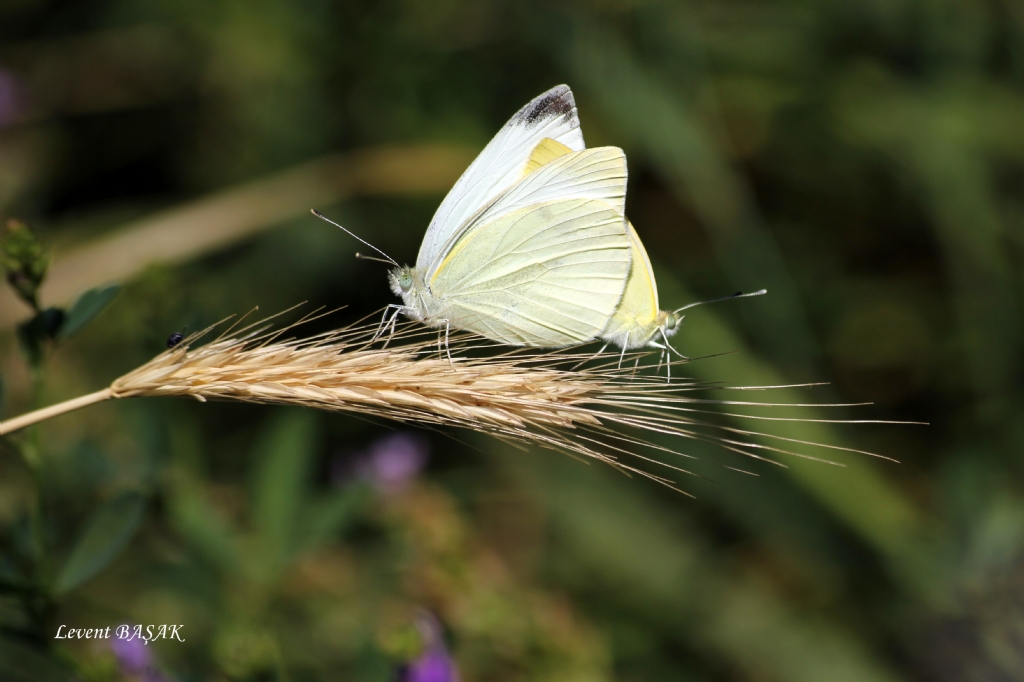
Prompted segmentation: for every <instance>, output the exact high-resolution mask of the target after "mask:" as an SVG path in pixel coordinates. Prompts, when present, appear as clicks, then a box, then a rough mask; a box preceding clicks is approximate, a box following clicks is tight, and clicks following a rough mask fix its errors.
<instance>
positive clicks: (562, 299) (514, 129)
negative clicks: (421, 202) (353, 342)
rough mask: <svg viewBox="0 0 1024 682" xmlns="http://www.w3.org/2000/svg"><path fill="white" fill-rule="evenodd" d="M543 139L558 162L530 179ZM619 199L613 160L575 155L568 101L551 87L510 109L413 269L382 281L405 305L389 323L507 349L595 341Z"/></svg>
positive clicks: (617, 291)
mask: <svg viewBox="0 0 1024 682" xmlns="http://www.w3.org/2000/svg"><path fill="white" fill-rule="evenodd" d="M544 140H552V141H555V142H556V143H557V144H559V145H560V147H561V148H562V149H564V150H565V153H562V154H560V155H559V156H558V157H557V158H553V159H552V160H550V161H549V162H547V163H545V164H544V165H543V166H542V167H539V168H537V169H536V170H533V172H529V171H528V170H527V165H528V163H529V160H530V159H531V155H532V152H533V151H534V150H535V149H536V148H537V146H538V144H540V143H541V142H542V141H544ZM625 193H626V157H625V155H624V154H623V153H622V150H621V149H618V148H616V147H599V148H595V149H585V147H584V144H583V135H582V133H581V132H580V129H579V120H578V119H577V116H576V106H575V102H574V100H573V97H572V92H571V91H570V90H569V88H568V87H566V86H564V85H561V86H558V87H556V88H552V89H551V90H549V91H548V92H546V93H544V94H543V95H541V96H539V97H537V98H536V99H534V100H533V101H531V102H530V103H529V104H527V105H526V106H525V107H523V108H522V109H520V110H519V112H517V113H516V115H515V116H513V117H512V118H511V119H510V120H509V122H508V123H506V124H505V126H504V127H503V128H502V129H501V130H500V131H499V132H498V134H497V135H496V136H495V137H494V139H493V140H491V142H490V143H489V144H488V145H487V147H485V148H484V150H483V151H482V152H481V153H480V155H479V156H478V157H477V158H476V160H475V161H473V163H472V164H471V165H470V166H469V168H468V169H467V170H466V172H465V173H463V175H462V177H461V178H459V180H458V182H456V183H455V186H454V187H453V188H452V190H451V191H450V192H449V193H448V196H447V197H445V199H444V201H443V202H442V203H441V206H440V207H439V208H438V209H437V213H436V214H435V215H434V218H433V220H431V222H430V226H429V227H428V228H427V233H426V235H425V236H424V238H423V243H422V245H421V246H420V252H419V256H418V257H417V259H416V267H414V268H409V267H400V268H396V269H395V270H393V271H392V272H391V275H390V280H391V287H392V290H393V291H394V292H395V294H396V295H398V296H400V297H401V298H402V302H403V304H404V305H402V306H394V308H395V313H394V315H397V314H398V313H399V312H401V313H404V314H405V315H407V316H409V317H411V318H413V319H416V320H419V321H421V322H423V323H425V324H428V325H430V326H434V327H440V328H444V329H445V330H448V329H465V330H468V331H472V332H476V333H477V334H480V335H482V336H485V337H487V338H489V339H493V340H495V341H499V342H501V343H505V344H509V345H516V346H547V347H557V346H568V345H573V344H579V343H583V342H586V341H590V340H592V339H594V338H597V337H598V336H599V335H600V334H601V332H602V331H603V330H604V329H605V328H606V327H607V325H608V322H609V320H610V319H611V316H612V314H613V313H614V312H615V309H616V307H617V306H618V304H619V301H620V299H621V298H622V292H623V290H624V288H625V286H626V279H627V277H628V275H629V269H630V258H631V257H630V244H629V237H628V234H627V230H626V220H625ZM394 315H393V317H392V320H393V319H394Z"/></svg>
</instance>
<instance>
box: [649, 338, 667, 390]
mask: <svg viewBox="0 0 1024 682" xmlns="http://www.w3.org/2000/svg"><path fill="white" fill-rule="evenodd" d="M647 345H648V346H650V347H651V348H658V349H660V350H661V352H660V353H658V368H657V369H655V370H654V373H655V374H657V373H658V372H660V371H661V365H662V363H664V364H665V381H670V380H671V379H672V357H671V356H670V355H669V354H668V350H666V348H665V346H663V345H661V344H660V343H658V342H657V341H648V342H647Z"/></svg>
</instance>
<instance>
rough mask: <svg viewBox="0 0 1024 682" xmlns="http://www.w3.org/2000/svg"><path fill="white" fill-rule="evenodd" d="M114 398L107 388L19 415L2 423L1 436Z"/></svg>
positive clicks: (0, 426)
mask: <svg viewBox="0 0 1024 682" xmlns="http://www.w3.org/2000/svg"><path fill="white" fill-rule="evenodd" d="M113 397H114V393H113V392H112V391H111V390H110V389H109V388H105V389H103V390H102V391H96V392H95V393H90V394H89V395H83V396H80V397H78V398H73V399H71V400H65V401H64V402H62V403H57V404H56V405H50V406H49V407H44V408H42V409H40V410H35V411H33V412H29V413H27V414H23V415H19V416H17V417H15V418H13V419H8V420H7V421H4V422H0V436H5V435H7V434H8V433H14V432H15V431H18V430H20V429H24V428H25V427H27V426H32V425H33V424H38V423H39V422H41V421H46V420H47V419H52V418H53V417H58V416H60V415H62V414H66V413H68V412H74V411H75V410H78V409H81V408H83V407H87V406H89V405H92V404H94V403H99V402H103V401H104V400H107V399H109V398H113Z"/></svg>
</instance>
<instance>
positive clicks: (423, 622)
mask: <svg viewBox="0 0 1024 682" xmlns="http://www.w3.org/2000/svg"><path fill="white" fill-rule="evenodd" d="M416 627H417V629H419V631H420V636H421V637H422V638H423V645H424V650H423V653H422V654H421V655H420V657H419V658H417V659H416V660H415V661H412V662H411V663H409V664H408V665H407V666H405V668H404V669H403V670H402V673H401V676H400V679H401V680H402V682H459V671H458V669H457V668H456V667H455V661H453V660H452V657H451V655H449V653H448V649H447V648H446V647H445V645H444V637H443V635H442V632H441V624H440V623H439V622H437V618H435V617H434V616H433V615H432V614H430V613H423V614H420V616H419V617H418V618H417V619H416Z"/></svg>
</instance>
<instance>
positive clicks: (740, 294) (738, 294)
mask: <svg viewBox="0 0 1024 682" xmlns="http://www.w3.org/2000/svg"><path fill="white" fill-rule="evenodd" d="M767 293H768V290H767V289H761V291H754V292H751V293H749V294H745V293H743V292H742V291H737V292H736V293H735V294H731V295H729V296H722V297H721V298H713V299H711V300H710V301H697V302H696V303H691V304H689V305H684V306H683V307H682V308H677V309H676V310H674V311H673V313H681V312H682V311H684V310H686V309H687V308H693V307H695V306H699V305H704V304H705V303H719V302H721V301H731V300H732V299H734V298H748V297H750V296H760V295H761V294H767Z"/></svg>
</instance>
